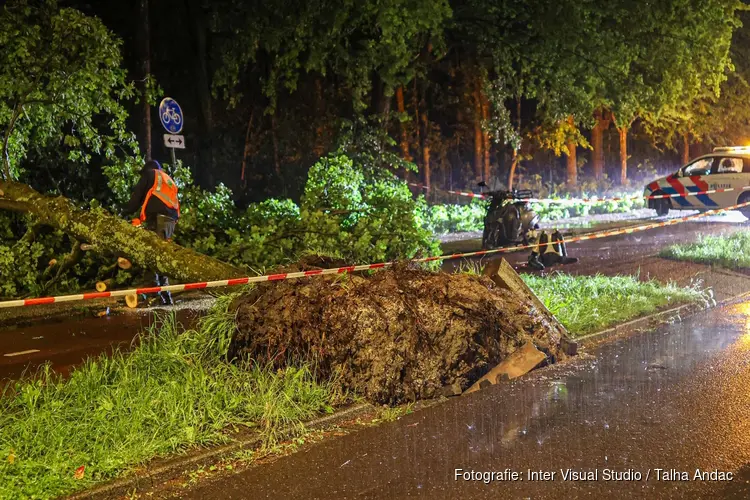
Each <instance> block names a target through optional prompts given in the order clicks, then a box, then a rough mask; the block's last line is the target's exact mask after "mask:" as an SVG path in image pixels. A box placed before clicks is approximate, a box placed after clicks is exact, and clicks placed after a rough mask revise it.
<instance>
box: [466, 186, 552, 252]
mask: <svg viewBox="0 0 750 500" xmlns="http://www.w3.org/2000/svg"><path fill="white" fill-rule="evenodd" d="M479 186H480V187H487V184H485V183H484V182H480V183H479ZM483 194H484V195H485V196H488V197H489V198H490V205H489V207H488V209H487V215H485V217H484V232H483V234H482V249H485V250H487V249H491V248H499V247H504V246H509V245H517V244H521V243H522V244H528V240H527V235H528V234H529V232H530V231H532V230H534V229H537V228H538V227H539V220H540V219H539V216H538V215H537V214H536V213H535V212H534V211H533V210H531V205H530V203H529V202H528V201H527V200H528V199H530V198H532V196H533V194H532V192H531V190H529V189H514V190H511V191H506V190H500V191H489V192H487V193H483Z"/></svg>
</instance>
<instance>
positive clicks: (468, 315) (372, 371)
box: [229, 266, 565, 404]
mask: <svg viewBox="0 0 750 500" xmlns="http://www.w3.org/2000/svg"><path fill="white" fill-rule="evenodd" d="M231 312H232V313H233V314H234V313H235V312H236V316H235V317H236V321H237V333H236V334H235V335H234V338H233V339H232V342H231V345H230V348H229V357H230V358H248V359H252V360H254V361H255V362H256V363H259V364H260V365H261V366H266V365H270V366H271V367H273V368H282V367H284V366H286V365H289V364H298V363H304V364H307V365H308V366H310V368H311V369H312V370H313V372H314V375H315V376H316V377H317V378H318V379H320V380H322V381H327V380H333V381H334V383H336V384H338V385H339V386H340V388H341V389H342V390H346V391H353V392H354V393H357V394H359V395H361V396H364V397H365V398H367V399H369V400H370V401H373V402H376V403H389V404H396V403H401V402H404V401H413V400H419V399H426V398H432V397H436V396H439V395H441V394H446V393H447V392H450V393H451V394H457V393H460V392H461V391H463V390H466V389H467V388H469V387H470V386H471V385H472V384H473V383H474V382H476V381H477V380H479V379H480V378H481V377H482V376H483V375H484V374H486V373H487V372H488V371H490V370H491V369H492V368H493V367H494V366H496V365H497V364H498V363H500V362H502V361H503V360H504V359H506V358H507V357H508V356H509V355H511V354H512V353H514V352H516V351H517V350H518V349H520V348H521V347H522V346H523V345H525V344H526V343H527V342H529V341H531V342H532V343H533V344H534V345H535V346H536V347H537V348H538V349H539V350H541V351H542V352H544V353H545V355H546V356H547V359H548V361H549V362H554V361H555V360H559V359H561V358H563V357H565V354H564V352H563V349H562V347H561V341H562V339H563V337H564V335H565V332H564V330H563V329H562V328H561V327H559V326H557V324H556V322H555V323H553V322H550V321H549V319H548V318H546V317H545V316H544V312H543V311H541V310H540V309H539V308H538V307H536V306H535V304H533V303H532V301H531V300H530V299H529V298H528V297H527V296H522V295H520V294H516V293H513V292H511V291H509V290H506V289H502V288H500V287H498V286H497V285H496V284H495V283H494V282H493V281H492V280H491V279H489V278H488V277H485V276H472V275H468V274H455V275H454V274H445V273H433V272H428V271H422V270H414V269H407V268H406V267H405V266H397V267H395V268H394V269H390V270H384V271H379V272H378V273H376V274H375V275H373V276H371V277H364V276H359V275H350V276H345V277H343V276H342V277H335V276H334V277H329V276H319V277H317V278H314V279H311V280H307V281H295V282H293V283H292V282H276V283H268V284H267V283H264V284H260V285H258V286H257V287H255V288H254V289H253V290H251V291H250V292H248V293H247V294H245V295H243V296H241V297H240V298H238V299H237V300H235V302H234V303H233V304H232V307H231Z"/></svg>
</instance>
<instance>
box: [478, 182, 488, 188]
mask: <svg viewBox="0 0 750 500" xmlns="http://www.w3.org/2000/svg"><path fill="white" fill-rule="evenodd" d="M477 186H479V187H487V183H486V182H484V181H480V182H479V184H477Z"/></svg>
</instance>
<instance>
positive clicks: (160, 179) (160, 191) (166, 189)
mask: <svg viewBox="0 0 750 500" xmlns="http://www.w3.org/2000/svg"><path fill="white" fill-rule="evenodd" d="M154 174H155V175H154V185H153V186H151V189H149V190H148V193H146V199H145V200H143V206H142V207H141V220H142V221H145V220H146V205H148V201H149V200H150V199H151V196H156V197H157V198H159V200H160V201H161V202H162V203H164V204H165V205H166V206H168V207H169V208H173V209H175V210H177V215H178V216H179V215H180V201H179V200H178V199H177V184H175V182H174V181H173V180H172V178H171V177H170V176H168V175H167V174H165V173H164V172H163V171H161V170H154Z"/></svg>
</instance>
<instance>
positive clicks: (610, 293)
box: [522, 273, 710, 336]
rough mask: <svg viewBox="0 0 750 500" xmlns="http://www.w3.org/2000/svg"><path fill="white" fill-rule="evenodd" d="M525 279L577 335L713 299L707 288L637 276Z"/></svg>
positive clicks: (566, 326)
mask: <svg viewBox="0 0 750 500" xmlns="http://www.w3.org/2000/svg"><path fill="white" fill-rule="evenodd" d="M522 277H523V280H524V281H525V282H526V283H527V284H528V285H529V286H530V287H531V289H532V290H534V292H535V293H536V294H537V295H538V296H539V298H540V299H541V300H542V302H544V305H546V306H547V308H549V310H550V311H551V312H552V314H554V315H555V316H556V317H557V319H559V320H560V322H561V323H562V324H563V325H564V326H565V328H567V329H568V331H569V332H570V333H571V334H572V335H574V336H580V335H585V334H587V333H592V332H595V331H598V330H602V329H604V328H607V327H609V326H612V325H616V324H618V323H623V322H625V321H628V320H631V319H633V318H637V317H639V316H644V315H646V314H650V313H653V312H655V311H657V310H659V309H661V308H663V307H664V306H668V305H677V304H684V303H690V302H700V301H708V300H710V298H709V296H708V295H707V293H706V292H705V291H701V290H699V289H697V288H683V287H680V286H677V285H675V284H672V283H670V284H668V285H664V284H662V283H659V282H657V281H653V280H652V281H648V282H641V281H639V280H638V279H637V277H634V276H615V277H609V276H571V275H568V274H563V273H555V274H552V275H550V276H546V277H540V276H534V275H528V274H524V275H522Z"/></svg>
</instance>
